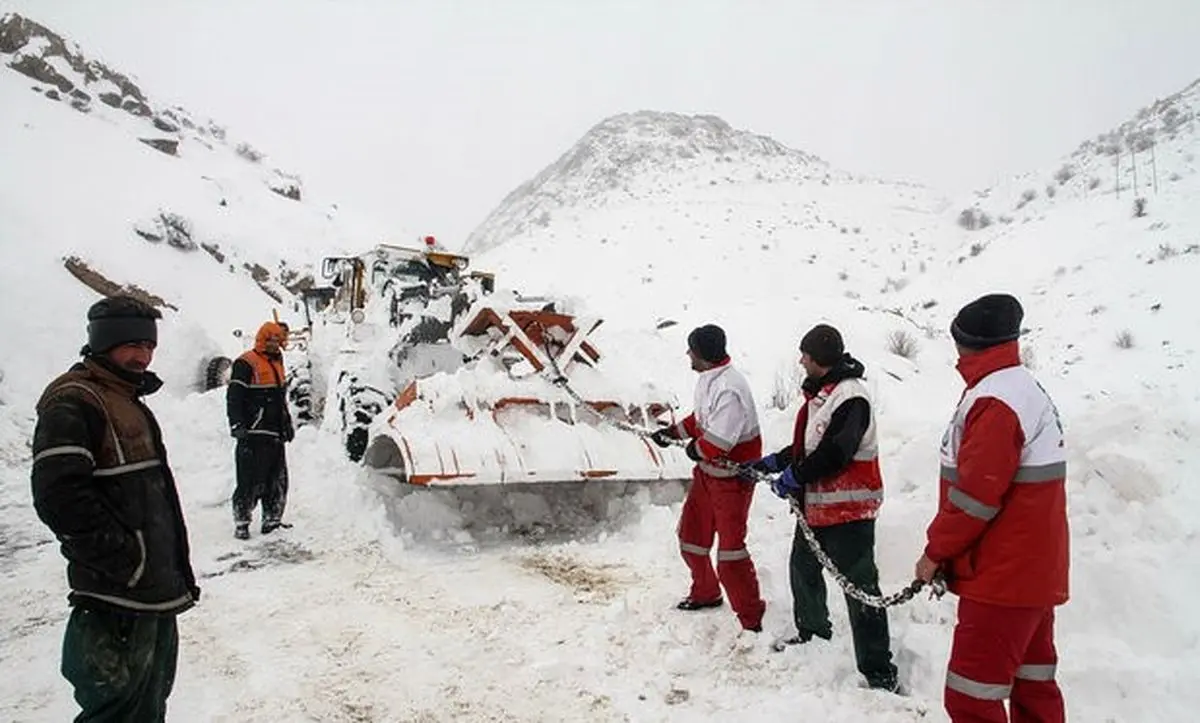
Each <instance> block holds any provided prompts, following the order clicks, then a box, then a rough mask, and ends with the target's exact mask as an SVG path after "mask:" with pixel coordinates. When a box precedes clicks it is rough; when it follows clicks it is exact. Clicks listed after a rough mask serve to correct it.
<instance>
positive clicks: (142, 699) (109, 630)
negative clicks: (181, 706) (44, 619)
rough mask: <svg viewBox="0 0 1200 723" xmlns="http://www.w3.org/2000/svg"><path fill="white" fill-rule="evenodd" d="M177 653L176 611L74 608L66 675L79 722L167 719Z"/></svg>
mask: <svg viewBox="0 0 1200 723" xmlns="http://www.w3.org/2000/svg"><path fill="white" fill-rule="evenodd" d="M178 655H179V633H178V630H177V628H176V626H175V616H174V615H164V616H158V615H137V614H132V613H130V614H126V613H117V612H110V611H108V610H93V609H90V608H83V607H75V608H73V609H72V610H71V617H70V619H69V620H68V621H67V632H66V634H65V635H64V636H63V655H62V674H63V677H64V678H66V679H67V681H69V682H70V683H71V685H73V686H74V687H75V701H76V702H77V703H79V706H80V708H81V711H80V712H79V715H78V716H76V717H75V722H76V723H85V722H86V723H100V722H102V721H104V722H107V721H113V722H114V723H115V722H117V721H121V722H125V721H137V722H138V723H142V722H143V721H146V722H148V723H149V722H156V721H164V720H166V715H167V698H168V696H170V695H171V688H172V687H173V686H174V684H175V664H176V661H177V659H178Z"/></svg>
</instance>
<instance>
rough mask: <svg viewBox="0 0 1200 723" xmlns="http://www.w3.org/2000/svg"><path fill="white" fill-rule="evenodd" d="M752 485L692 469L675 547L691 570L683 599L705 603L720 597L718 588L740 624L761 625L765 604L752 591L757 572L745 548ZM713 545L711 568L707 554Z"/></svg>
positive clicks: (752, 626) (745, 626) (755, 583)
mask: <svg viewBox="0 0 1200 723" xmlns="http://www.w3.org/2000/svg"><path fill="white" fill-rule="evenodd" d="M752 499H754V484H752V483H750V482H745V481H742V480H739V479H737V478H724V477H712V476H710V475H708V474H705V473H704V472H702V471H700V470H699V469H696V470H694V471H693V473H692V486H691V489H689V490H688V495H687V499H686V500H684V502H683V513H682V514H681V515H680V518H679V549H680V552H681V553H682V554H683V561H684V562H686V563H687V566H688V568H689V569H690V570H691V571H692V591H691V594H690V595H689V597H691V598H692V599H693V600H696V601H699V602H709V601H711V600H716V599H718V598H720V597H721V588H722V587H724V588H725V594H726V595H727V596H728V597H729V604H730V606H732V607H733V611H734V612H735V613H737V616H738V620H739V621H740V622H741V624H742V627H743V628H748V629H749V628H758V627H760V626H761V625H762V617H763V611H765V610H766V608H767V604H766V602H764V601H763V599H762V597H761V596H760V595H759V592H758V574H757V573H756V572H755V570H754V562H753V561H752V560H751V559H750V551H749V550H747V549H746V518H747V517H748V516H749V514H750V501H751V500H752ZM714 535H715V536H716V537H717V538H718V543H717V570H716V572H715V573H714V572H713V567H712V562H711V561H710V560H709V553H710V552H711V551H712V544H713V537H714Z"/></svg>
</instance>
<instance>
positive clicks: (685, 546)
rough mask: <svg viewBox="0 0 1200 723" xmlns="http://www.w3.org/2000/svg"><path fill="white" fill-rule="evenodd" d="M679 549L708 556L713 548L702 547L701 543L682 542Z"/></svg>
mask: <svg viewBox="0 0 1200 723" xmlns="http://www.w3.org/2000/svg"><path fill="white" fill-rule="evenodd" d="M679 549H680V550H683V551H684V552H687V553H691V554H693V555H703V556H704V557H708V553H709V550H710V549H711V548H708V547H700V546H699V545H693V544H692V543H690V542H680V543H679Z"/></svg>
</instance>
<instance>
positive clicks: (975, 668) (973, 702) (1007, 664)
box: [944, 598, 1066, 723]
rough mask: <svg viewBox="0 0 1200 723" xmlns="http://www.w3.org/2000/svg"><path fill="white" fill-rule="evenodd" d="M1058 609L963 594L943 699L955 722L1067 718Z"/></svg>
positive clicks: (1056, 721)
mask: <svg viewBox="0 0 1200 723" xmlns="http://www.w3.org/2000/svg"><path fill="white" fill-rule="evenodd" d="M1057 663H1058V654H1057V653H1056V652H1055V650H1054V608H1053V607H1045V608H1016V607H1005V606H1001V605H990V604H988V603H982V602H976V601H974V600H967V599H965V598H960V599H959V601H958V625H957V626H956V627H955V628H954V646H953V648H952V649H951V651H950V666H949V670H948V671H947V673H946V691H945V697H944V702H945V705H946V712H947V713H949V714H950V720H951V721H953V722H954V723H1008V721H1009V717H1008V713H1006V712H1005V710H1004V699H1005V698H1007V699H1009V709H1010V711H1011V714H1012V719H1011V720H1012V723H1063V721H1065V720H1066V712H1065V710H1064V706H1063V697H1062V692H1061V691H1059V689H1058V684H1057V683H1055V682H1054V669H1055V665H1056V664H1057Z"/></svg>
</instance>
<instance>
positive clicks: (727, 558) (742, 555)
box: [717, 547, 750, 562]
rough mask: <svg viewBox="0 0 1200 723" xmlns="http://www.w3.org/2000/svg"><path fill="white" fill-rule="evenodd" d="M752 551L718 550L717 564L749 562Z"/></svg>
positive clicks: (743, 549) (744, 549)
mask: <svg viewBox="0 0 1200 723" xmlns="http://www.w3.org/2000/svg"><path fill="white" fill-rule="evenodd" d="M749 559H750V551H749V550H747V549H746V548H744V547H743V548H742V549H740V550H717V562H735V561H737V560H749Z"/></svg>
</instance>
